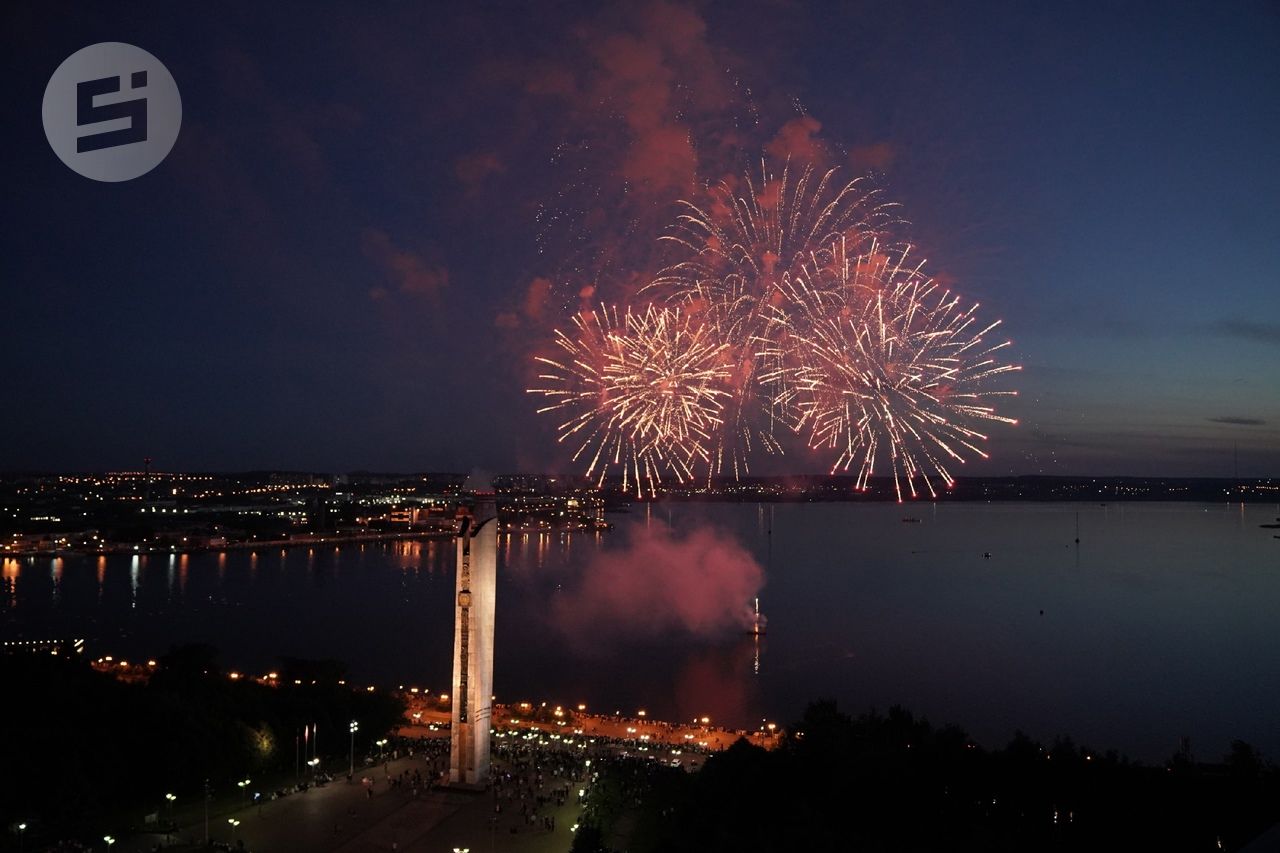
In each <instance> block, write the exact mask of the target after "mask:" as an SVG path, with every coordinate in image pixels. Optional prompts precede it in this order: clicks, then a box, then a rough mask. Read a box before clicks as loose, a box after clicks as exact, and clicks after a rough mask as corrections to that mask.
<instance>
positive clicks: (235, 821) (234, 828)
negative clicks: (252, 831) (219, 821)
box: [227, 817, 240, 838]
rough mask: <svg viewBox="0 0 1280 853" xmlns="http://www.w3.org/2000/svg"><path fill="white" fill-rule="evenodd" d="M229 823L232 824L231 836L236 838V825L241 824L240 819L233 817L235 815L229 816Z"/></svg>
mask: <svg viewBox="0 0 1280 853" xmlns="http://www.w3.org/2000/svg"><path fill="white" fill-rule="evenodd" d="M227 823H229V824H231V837H232V838H235V837H236V827H237V826H239V825H240V821H238V820H236V819H235V818H233V817H229V818H227Z"/></svg>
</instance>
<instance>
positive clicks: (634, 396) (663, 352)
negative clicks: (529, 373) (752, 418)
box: [529, 305, 729, 497]
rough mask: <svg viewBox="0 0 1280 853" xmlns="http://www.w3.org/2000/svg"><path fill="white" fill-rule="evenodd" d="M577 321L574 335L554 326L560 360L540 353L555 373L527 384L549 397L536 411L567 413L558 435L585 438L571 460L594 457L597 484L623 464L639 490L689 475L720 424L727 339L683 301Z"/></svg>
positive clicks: (627, 481) (626, 480) (591, 469)
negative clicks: (679, 305)
mask: <svg viewBox="0 0 1280 853" xmlns="http://www.w3.org/2000/svg"><path fill="white" fill-rule="evenodd" d="M574 325H575V326H576V328H577V334H576V335H573V336H570V335H566V334H564V333H562V332H559V331H557V332H556V344H557V345H558V346H559V347H560V349H561V350H562V351H563V355H562V356H561V357H560V358H559V359H551V358H542V357H539V358H538V359H537V361H538V362H539V363H540V364H541V365H543V367H544V368H548V369H549V370H548V372H545V373H542V374H539V376H538V378H539V380H541V381H542V382H543V383H545V384H544V385H543V386H542V387H539V388H531V389H529V393H531V394H540V395H542V396H544V397H547V398H548V399H549V400H550V402H549V403H548V405H546V406H544V407H543V408H541V409H539V410H538V411H539V412H562V413H563V414H565V415H566V416H567V419H566V420H565V421H563V422H562V423H561V424H560V425H559V428H558V432H559V440H560V441H561V442H566V441H569V442H574V443H576V444H577V445H578V446H577V449H576V451H575V452H574V455H573V458H574V460H575V461H577V460H581V459H586V460H588V464H587V475H588V476H589V477H594V478H595V479H596V481H597V483H602V482H603V481H604V478H605V477H606V476H607V475H608V473H609V472H610V471H611V470H614V469H618V470H620V471H621V473H622V477H623V488H624V489H631V488H634V489H635V490H636V494H637V496H639V497H643V495H644V493H645V491H646V489H647V490H648V492H649V494H650V495H655V494H656V493H657V489H658V488H659V486H660V485H661V483H662V478H663V476H664V475H666V474H672V475H674V476H675V478H676V479H677V480H678V481H680V482H684V481H687V480H689V479H691V478H692V477H693V476H694V468H695V466H697V465H699V464H707V463H708V460H709V458H710V453H709V451H708V445H709V444H710V442H711V440H712V436H713V435H714V434H715V433H716V432H717V431H718V430H719V428H720V426H721V423H722V418H721V413H722V410H723V406H724V400H725V398H727V397H728V396H729V395H728V391H726V390H725V382H726V380H727V378H728V375H729V371H728V368H727V367H726V366H725V359H724V351H725V349H726V348H727V345H726V344H725V343H723V342H722V341H720V340H719V339H718V338H717V337H716V336H715V335H714V334H713V329H712V328H711V327H709V326H706V325H703V324H700V323H693V322H690V320H689V318H688V316H687V315H685V314H682V313H681V311H680V310H679V309H676V308H660V307H656V306H652V305H651V306H649V307H648V308H646V309H645V310H644V311H641V312H635V313H633V312H627V313H626V314H624V315H623V316H622V317H621V318H619V315H618V311H617V309H616V308H614V309H609V308H604V307H602V308H601V309H600V310H599V311H592V312H589V313H584V314H579V315H577V316H575V317H574Z"/></svg>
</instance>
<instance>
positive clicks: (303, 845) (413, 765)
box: [113, 755, 581, 853]
mask: <svg viewBox="0 0 1280 853" xmlns="http://www.w3.org/2000/svg"><path fill="white" fill-rule="evenodd" d="M429 768H430V764H429V763H428V761H427V760H424V759H423V756H422V755H416V756H414V757H412V758H409V757H405V758H400V759H398V760H395V761H389V762H388V763H387V766H386V769H385V770H384V768H383V767H381V766H378V767H373V768H366V769H365V770H364V771H363V774H364V775H365V776H367V777H370V778H372V779H374V784H373V786H372V790H373V795H372V796H370V795H369V794H368V793H367V791H366V788H365V787H364V786H363V785H362V784H361V783H360V778H361V777H360V774H359V773H357V775H356V778H355V779H354V780H353V781H352V782H351V783H348V782H347V781H346V779H345V778H340V779H339V780H337V781H335V782H331V783H329V784H328V785H325V786H323V787H319V788H312V789H310V790H308V791H305V792H302V793H296V794H290V795H289V796H287V797H284V798H282V799H279V800H274V801H271V802H267V803H263V804H262V805H261V806H251V807H248V808H243V809H240V810H238V811H235V812H232V813H231V814H223V815H220V816H218V817H216V818H215V817H210V819H209V838H210V840H211V841H215V842H217V841H221V842H227V843H230V844H232V845H233V846H234V845H235V844H236V843H237V842H241V841H242V842H244V846H245V848H246V849H247V850H249V851H252V853H298V851H307V853H375V851H377V853H385V851H391V850H397V851H403V853H427V851H430V853H440V851H451V850H453V849H454V848H455V847H457V848H469V849H470V850H471V851H473V853H484V851H511V853H553V851H554V853H566V851H568V849H569V847H570V846H571V845H572V843H573V835H572V832H571V830H570V827H571V826H573V824H574V823H575V822H576V820H577V819H578V815H579V814H580V812H581V809H580V807H579V806H578V805H577V804H576V802H575V801H574V800H573V799H572V798H571V801H570V802H569V803H568V804H566V805H565V806H562V807H559V808H555V809H550V810H548V809H544V810H543V813H544V814H554V815H555V820H556V828H555V830H551V831H548V830H544V829H541V828H537V829H535V828H533V827H529V826H526V825H524V822H523V818H522V817H521V815H520V813H519V811H518V810H506V811H504V812H503V813H501V814H498V813H495V811H494V807H493V797H492V795H491V794H489V793H487V792H485V793H471V792H462V791H456V790H453V791H451V790H449V789H448V788H433V789H431V790H429V791H420V792H419V793H418V795H417V796H416V797H415V796H414V795H413V794H412V793H411V792H410V789H409V788H408V787H400V788H393V787H392V786H391V785H390V784H389V783H388V781H387V780H388V774H390V776H393V777H394V776H398V775H399V774H400V773H402V772H405V771H408V772H409V773H410V774H412V773H413V771H414V770H417V771H419V772H421V773H422V774H423V776H424V777H426V776H427V775H428V771H429ZM502 769H503V768H502V764H501V762H495V771H501V770H502ZM229 819H235V820H238V821H240V824H239V825H238V826H232V825H231V824H230V823H229ZM173 839H174V843H175V845H176V846H178V847H179V849H186V850H192V849H197V845H199V844H200V843H201V842H202V841H203V839H204V820H203V817H202V816H201V817H200V818H197V819H196V820H194V821H188V822H184V823H183V824H182V825H181V826H180V828H179V831H178V832H177V834H176V835H175V836H173ZM162 841H163V837H162V836H159V835H141V836H135V837H133V838H130V839H122V840H121V843H120V844H118V845H117V846H116V847H115V848H113V853H145V851H150V850H151V849H152V847H153V846H155V845H156V844H157V843H160V842H162Z"/></svg>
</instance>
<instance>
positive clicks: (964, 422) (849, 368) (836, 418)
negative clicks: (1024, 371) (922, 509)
mask: <svg viewBox="0 0 1280 853" xmlns="http://www.w3.org/2000/svg"><path fill="white" fill-rule="evenodd" d="M835 257H836V259H837V265H836V266H834V267H827V268H823V269H819V270H810V271H809V272H808V274H806V275H800V276H798V277H797V278H796V280H795V282H794V283H793V284H792V286H790V287H789V288H788V291H787V295H788V304H789V305H790V306H791V309H792V310H791V313H790V314H786V315H784V314H782V313H781V312H779V313H778V323H779V324H781V325H783V326H784V327H785V329H786V330H787V331H788V333H789V334H790V336H791V337H790V341H789V346H788V348H787V351H786V353H785V355H786V356H787V357H788V358H789V359H790V361H789V362H788V363H786V364H784V365H783V366H782V367H780V368H778V370H777V374H778V376H777V378H778V380H779V384H781V385H783V386H784V387H785V388H786V391H785V392H784V396H783V398H782V403H783V404H784V405H786V406H787V407H788V408H789V410H790V411H791V412H792V413H793V425H794V427H795V429H796V430H797V431H798V432H802V433H804V434H805V435H806V436H807V438H808V441H809V445H810V447H813V448H830V449H832V450H834V451H836V453H837V454H838V456H837V459H836V461H835V463H834V465H833V466H832V471H833V472H834V471H849V470H851V469H856V470H857V472H858V474H857V477H858V486H859V487H860V488H866V485H867V481H868V479H869V478H870V477H871V476H872V475H873V474H874V473H875V466H876V461H877V458H879V457H880V456H881V455H883V457H884V458H885V459H886V460H887V463H888V467H889V469H890V473H891V475H892V477H893V481H894V488H895V491H896V492H897V495H898V499H899V500H902V499H903V496H904V495H903V489H904V488H905V489H906V491H907V493H908V494H910V496H911V497H917V496H918V495H919V491H918V490H917V482H918V483H920V484H921V485H922V486H923V488H924V490H925V491H927V492H928V494H929V495H930V496H936V491H935V486H934V482H933V479H937V480H940V481H941V482H943V483H945V484H946V485H947V486H950V485H951V484H952V483H953V482H954V478H953V477H952V475H951V473H950V468H949V466H951V465H953V464H959V463H963V462H964V459H965V454H966V453H969V454H974V455H977V456H980V457H983V458H986V457H987V454H986V452H985V451H983V450H982V448H981V444H982V443H983V442H985V441H986V440H987V436H986V435H985V434H984V433H983V432H980V431H979V429H978V428H977V427H978V426H979V425H980V424H981V423H982V422H984V421H985V422H993V421H994V422H1000V423H1007V424H1015V423H1017V421H1016V420H1014V419H1013V418H1008V417H1005V416H1002V415H1000V414H997V413H996V410H995V407H994V406H993V405H992V402H993V400H994V398H997V397H1003V396H1013V395H1016V393H1017V392H1016V391H1005V390H992V389H989V388H988V387H987V383H988V380H990V379H991V378H992V377H996V376H999V375H1001V374H1005V373H1010V372H1013V371H1017V370H1020V369H1021V368H1020V367H1018V366H1016V365H1011V364H1006V363H1003V362H1002V361H1001V359H1000V356H1001V355H1002V353H1001V350H1004V349H1005V348H1007V347H1008V346H1010V342H1009V341H1007V340H1004V341H997V342H995V343H989V342H988V340H987V339H988V337H989V336H990V335H991V333H992V332H994V331H995V330H996V329H997V328H998V327H999V326H1000V321H998V320H997V321H995V322H993V323H989V324H987V325H985V326H984V325H982V324H981V323H980V321H979V320H978V316H977V311H978V304H977V303H974V304H972V305H969V306H968V307H965V306H964V305H963V304H962V302H961V299H960V297H959V296H957V295H956V294H954V293H952V292H951V291H949V290H947V289H945V288H943V287H941V286H939V285H938V284H936V283H935V282H934V281H932V280H931V279H929V278H928V277H926V276H925V275H924V273H923V272H922V270H923V262H920V263H917V264H915V265H914V266H912V265H910V264H909V263H908V257H909V249H907V248H904V249H902V250H901V251H898V252H891V251H884V250H882V249H881V248H880V247H879V246H878V245H876V244H874V243H873V245H872V246H871V250H870V251H869V252H867V253H864V254H861V255H857V256H855V257H852V258H850V257H848V256H847V255H842V253H841V252H839V251H837V252H836V254H835Z"/></svg>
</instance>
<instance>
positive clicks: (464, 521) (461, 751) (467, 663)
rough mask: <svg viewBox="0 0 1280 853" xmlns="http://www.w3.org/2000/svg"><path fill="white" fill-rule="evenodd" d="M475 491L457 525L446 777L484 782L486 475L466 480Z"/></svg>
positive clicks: (493, 560) (492, 536) (488, 570)
mask: <svg viewBox="0 0 1280 853" xmlns="http://www.w3.org/2000/svg"><path fill="white" fill-rule="evenodd" d="M467 487H468V490H469V491H471V493H472V495H473V496H474V505H473V507H472V508H471V510H470V512H465V511H464V513H463V514H462V517H461V519H460V524H459V529H458V564H457V565H458V579H457V598H456V600H455V603H454V611H455V618H454V629H453V694H452V695H453V732H452V742H451V744H450V750H449V782H450V784H453V785H458V786H460V787H471V786H475V787H484V786H485V785H487V784H488V781H489V728H490V726H491V725H492V718H493V702H492V699H493V610H494V597H495V593H496V591H497V583H498V512H497V505H496V503H495V496H494V492H493V486H492V484H491V483H490V482H489V481H488V480H477V481H474V482H473V481H472V480H468V482H467Z"/></svg>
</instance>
